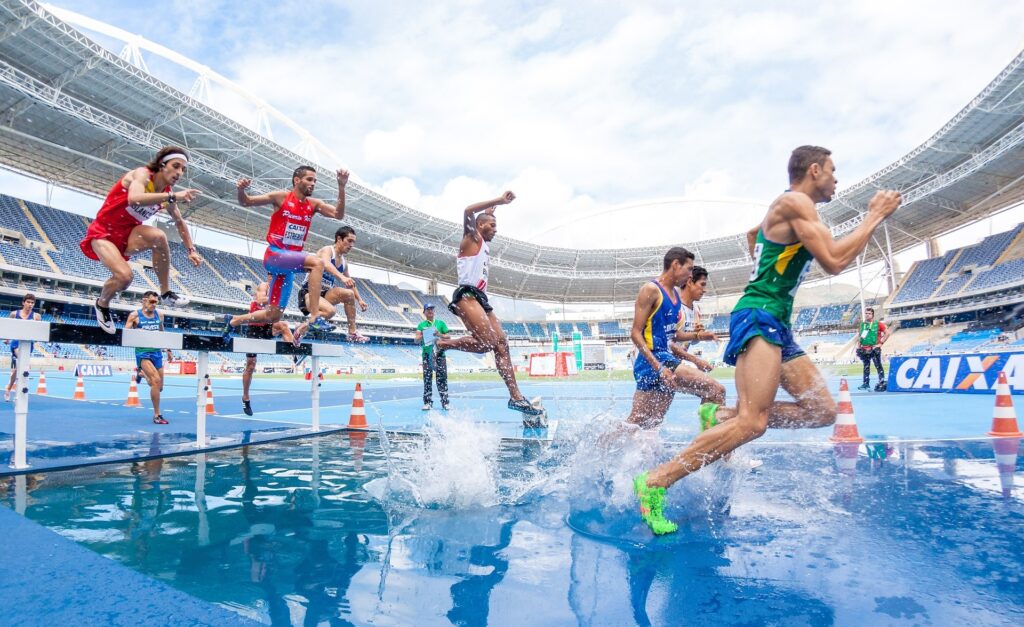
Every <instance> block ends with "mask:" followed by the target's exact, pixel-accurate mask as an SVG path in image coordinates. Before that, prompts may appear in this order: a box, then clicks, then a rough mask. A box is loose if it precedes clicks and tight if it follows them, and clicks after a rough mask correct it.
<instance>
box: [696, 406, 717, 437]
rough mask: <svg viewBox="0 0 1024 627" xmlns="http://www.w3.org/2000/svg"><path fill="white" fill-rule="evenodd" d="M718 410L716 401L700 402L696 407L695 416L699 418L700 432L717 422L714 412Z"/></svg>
mask: <svg viewBox="0 0 1024 627" xmlns="http://www.w3.org/2000/svg"><path fill="white" fill-rule="evenodd" d="M717 412H718V403H701V404H700V407H698V408H697V417H698V418H700V431H701V433H703V432H705V431H707V430H708V429H710V428H711V427H713V426H715V425H717V424H718V418H716V417H715V414H716V413H717Z"/></svg>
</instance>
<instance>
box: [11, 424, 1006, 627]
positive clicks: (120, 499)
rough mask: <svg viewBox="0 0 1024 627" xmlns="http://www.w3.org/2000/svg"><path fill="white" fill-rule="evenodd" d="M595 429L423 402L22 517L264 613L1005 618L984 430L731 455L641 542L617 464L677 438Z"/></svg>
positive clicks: (658, 452)
mask: <svg viewBox="0 0 1024 627" xmlns="http://www.w3.org/2000/svg"><path fill="white" fill-rule="evenodd" d="M601 432H602V424H601V421H600V420H596V421H594V422H592V423H591V425H590V426H583V425H579V426H576V427H574V428H572V429H565V430H564V431H560V434H559V437H558V439H557V440H556V442H554V443H553V444H548V443H543V442H537V441H527V442H522V443H515V444H510V443H507V442H506V443H504V444H502V443H501V441H500V437H499V436H498V434H497V433H495V432H493V431H491V430H490V428H488V427H487V426H483V425H477V424H472V423H468V422H460V421H459V420H448V419H444V418H443V417H442V418H439V419H437V420H435V421H434V422H433V423H432V424H431V425H429V428H428V429H427V430H426V431H425V433H426V437H408V436H406V437H394V436H393V437H392V438H391V439H389V440H381V438H380V436H377V435H374V434H371V435H369V436H368V437H367V436H364V435H362V434H356V435H354V436H345V435H341V436H329V437H324V438H318V439H311V440H300V441H291V442H281V443H276V444H267V445H260V446H258V447H257V446H252V447H248V448H241V449H234V450H229V451H222V452H218V453H212V454H207V455H205V456H191V457H182V458H168V459H164V460H157V461H149V462H143V463H136V464H112V465H108V466H98V467H93V468H87V469H80V470H73V471H63V472H52V473H47V474H45V475H34V476H32V477H30V481H29V487H30V492H29V495H28V505H27V508H26V511H25V514H26V516H28V517H29V518H31V519H33V520H36V521H38V522H40V523H42V524H44V525H46V526H48V527H50V528H52V529H54V530H55V531H57V532H58V533H61V534H63V535H65V536H67V537H69V538H71V539H74V540H76V541H78V542H80V543H82V544H84V545H85V546H88V547H89V548H91V549H93V550H95V551H97V552H99V553H101V554H103V555H106V556H109V557H111V558H113V559H116V560H118V561H119V562H121V563H123V564H125V565H127V566H129V567H131V568H134V569H136V570H139V571H141V572H144V573H146V574H148V575H150V576H153V577H155V578H158V579H160V580H163V581H166V582H168V583H170V584H171V585H173V586H175V587H177V588H179V589H181V590H183V591H185V592H188V593H190V594H192V595H195V596H197V597H200V598H202V599H206V600H209V601H211V602H214V603H218V604H221V605H223V606H225V607H228V608H230V609H233V610H235V611H237V612H239V613H241V614H243V615H245V616H248V617H251V618H255V619H257V620H261V621H263V622H267V623H272V624H281V625H286V624H320V623H323V624H374V625H410V624H415V625H435V624H436V625H445V624H460V625H483V624H494V625H526V624H529V625H536V624H553V625H560V624H584V625H634V624H635V625H648V624H653V625H670V624H687V623H693V624H702V623H709V622H715V623H729V624H735V623H739V624H765V623H775V624H798V625H799V624H830V623H840V624H851V623H856V624H860V623H872V624H892V623H907V624H957V623H960V624H962V623H965V622H967V621H971V622H981V623H983V624H1000V623H1005V624H1021V622H1022V621H1024V585H1022V583H1021V581H1020V573H1019V570H1020V567H1021V564H1022V562H1024V560H1022V557H1024V524H1022V523H1024V503H1022V500H1021V495H1020V489H1019V488H1017V489H1016V491H1014V489H1013V488H1012V487H1009V488H1008V487H1007V481H1008V480H1010V481H1012V478H1013V477H1012V474H1008V473H1007V472H1005V468H1004V472H1003V474H1002V475H1000V473H999V470H998V469H997V467H996V464H995V461H994V459H993V452H992V447H991V444H990V443H989V442H988V441H979V442H959V443H956V442H949V443H932V444H927V445H911V446H908V445H906V444H903V443H900V442H893V443H891V445H890V446H889V447H888V449H887V450H886V451H885V459H869V458H868V457H867V455H866V449H865V448H863V447H861V448H860V454H859V456H857V457H853V456H852V455H851V451H850V449H849V448H847V449H845V450H843V449H834V448H833V447H831V446H823V445H806V444H803V445H801V444H789V445H770V446H766V445H762V446H756V445H755V446H751V447H748V448H747V449H746V450H744V451H741V452H739V454H737V455H735V456H734V457H733V459H732V460H730V462H729V463H728V464H722V465H718V466H716V467H713V468H709V469H706V470H705V471H702V472H701V473H697V474H696V475H693V476H692V477H690V478H688V479H686V480H684V481H683V482H681V483H680V484H679V485H677V486H676V487H674V488H673V489H672V490H671V491H670V493H669V495H670V501H669V508H668V510H667V513H668V515H669V516H670V517H671V518H674V519H676V520H678V521H679V522H680V524H681V527H680V531H679V532H678V533H676V534H674V535H671V536H667V537H662V538H653V537H651V535H650V534H649V533H648V532H647V530H646V528H645V527H644V526H643V525H642V524H640V523H639V520H638V518H637V516H636V515H635V514H634V512H633V505H632V500H631V497H630V494H629V479H630V477H631V476H632V475H633V474H634V473H635V472H636V471H637V470H639V469H641V468H643V467H645V466H646V465H649V464H650V463H653V462H654V461H657V460H660V459H664V458H666V457H667V456H669V455H671V454H672V453H673V452H674V451H675V450H677V446H676V445H671V444H669V445H666V444H664V443H663V441H662V440H661V439H660V438H658V437H656V436H646V437H640V438H627V439H626V440H624V441H620V442H612V443H608V442H607V441H601V440H600V434H601ZM854 452H856V451H854ZM876 452H877V451H876ZM755 458H756V459H759V460H761V461H762V462H763V465H762V466H760V467H759V468H757V469H756V470H753V471H751V470H750V465H751V464H750V460H751V459H755ZM1017 479H1018V480H1019V479H1020V477H1019V473H1018V477H1017ZM3 502H4V504H7V505H9V506H10V505H12V504H13V498H12V496H11V495H10V494H6V495H3Z"/></svg>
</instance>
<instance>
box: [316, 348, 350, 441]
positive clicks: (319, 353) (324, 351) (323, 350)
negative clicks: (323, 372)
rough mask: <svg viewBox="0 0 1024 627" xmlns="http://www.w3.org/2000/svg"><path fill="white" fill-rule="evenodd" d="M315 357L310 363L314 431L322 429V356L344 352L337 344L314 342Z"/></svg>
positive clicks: (339, 354)
mask: <svg viewBox="0 0 1024 627" xmlns="http://www.w3.org/2000/svg"><path fill="white" fill-rule="evenodd" d="M311 348H312V351H313V357H312V358H311V360H310V361H311V363H310V365H309V367H310V370H312V373H313V376H312V377H311V378H312V380H313V381H312V388H313V389H312V390H311V392H310V396H311V397H312V399H313V431H319V430H320V358H321V357H343V356H344V352H343V350H342V348H341V346H338V345H336V344H312V345H311Z"/></svg>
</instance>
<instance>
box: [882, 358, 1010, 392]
mask: <svg viewBox="0 0 1024 627" xmlns="http://www.w3.org/2000/svg"><path fill="white" fill-rule="evenodd" d="M1000 370H1002V371H1005V372H1006V378H1007V380H1008V381H1009V383H1010V389H1011V390H1012V391H1013V393H1014V394H1024V353H991V354H984V353H981V354H974V355H941V356H940V355H929V356H927V357H893V358H892V359H890V360H889V382H888V385H889V391H890V392H955V393H958V394H995V390H996V377H998V376H999V371H1000Z"/></svg>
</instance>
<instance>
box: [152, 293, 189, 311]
mask: <svg viewBox="0 0 1024 627" xmlns="http://www.w3.org/2000/svg"><path fill="white" fill-rule="evenodd" d="M190 302H192V301H191V300H190V299H189V298H188V297H187V296H182V295H181V294H178V293H177V292H175V291H174V290H167V291H166V292H164V293H163V296H161V297H160V304H161V305H163V306H164V307H184V306H185V305H187V304H189V303H190Z"/></svg>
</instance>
